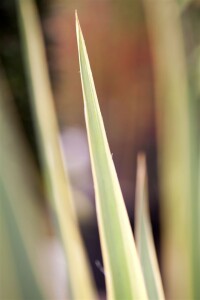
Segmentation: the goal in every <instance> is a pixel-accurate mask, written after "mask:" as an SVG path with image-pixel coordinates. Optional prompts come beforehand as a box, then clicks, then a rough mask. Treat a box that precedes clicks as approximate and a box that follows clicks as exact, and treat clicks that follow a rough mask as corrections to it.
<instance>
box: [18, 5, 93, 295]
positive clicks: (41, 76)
mask: <svg viewBox="0 0 200 300" xmlns="http://www.w3.org/2000/svg"><path fill="white" fill-rule="evenodd" d="M18 8H19V20H20V25H21V26H20V29H21V33H22V40H23V43H24V49H25V55H26V67H27V73H28V75H29V85H30V94H31V98H32V102H31V104H32V109H33V113H34V120H35V126H36V133H37V138H38V146H39V151H40V155H41V162H42V166H43V173H44V176H45V179H46V186H47V191H48V196H49V199H50V200H51V205H52V206H51V207H52V209H54V211H55V216H56V221H57V223H58V227H59V231H60V234H61V237H62V241H63V245H64V249H65V253H66V257H67V265H68V271H69V280H70V288H71V293H72V296H73V298H74V299H96V294H95V291H94V287H93V282H92V278H91V275H90V270H89V265H88V262H87V259H86V255H85V251H84V247H83V243H82V240H81V236H80V232H79V229H78V224H77V220H76V216H75V212H74V208H73V203H72V197H71V190H70V183H69V180H68V176H67V174H66V170H65V168H64V163H63V159H62V153H61V148H60V141H59V131H58V125H57V120H56V114H55V108H54V101H53V96H52V91H51V87H50V80H49V75H48V67H47V62H46V57H45V48H44V41H43V38H42V32H41V28H40V21H39V18H38V15H37V10H36V7H35V5H34V1H32V0H18Z"/></svg>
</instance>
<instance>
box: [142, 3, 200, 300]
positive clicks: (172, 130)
mask: <svg viewBox="0 0 200 300" xmlns="http://www.w3.org/2000/svg"><path fill="white" fill-rule="evenodd" d="M144 9H145V13H146V19H147V25H148V30H149V37H150V39H151V45H152V57H153V68H154V74H155V96H156V102H155V104H156V105H155V108H156V120H157V133H158V171H159V182H160V191H161V201H160V203H161V205H160V207H161V228H162V266H163V274H164V281H165V284H166V297H167V298H169V299H183V298H187V299H198V298H199V295H198V293H199V292H198V289H196V287H195V285H196V283H195V281H196V280H194V279H195V277H196V275H195V271H194V268H193V262H192V261H193V259H194V255H193V253H192V251H193V250H192V248H194V246H193V245H194V243H193V241H195V240H194V238H193V237H194V236H195V235H196V232H195V231H194V230H195V227H194V222H195V215H194V210H193V207H194V203H195V204H196V203H197V197H196V199H195V198H193V193H192V184H191V182H192V177H191V138H190V135H191V132H190V120H189V102H190V100H191V99H190V98H189V97H190V95H189V87H188V78H187V65H186V57H185V51H184V50H185V44H184V40H183V30H182V22H181V19H180V8H179V6H178V3H177V1H159V2H158V3H157V4H156V5H152V4H151V2H150V1H148V0H145V1H144ZM196 278H198V276H197V277H196ZM198 286H199V285H198ZM195 290H196V291H195ZM197 295H198V296H197Z"/></svg>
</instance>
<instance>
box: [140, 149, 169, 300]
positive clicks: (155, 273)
mask: <svg viewBox="0 0 200 300" xmlns="http://www.w3.org/2000/svg"><path fill="white" fill-rule="evenodd" d="M135 232H136V246H137V250H138V253H139V257H140V262H141V265H142V270H143V275H144V279H145V284H146V288H147V293H148V297H149V299H152V300H156V299H157V300H161V299H164V292H163V287H162V282H161V277H160V272H159V267H158V262H157V257H156V251H155V246H154V241H153V234H152V228H151V222H150V216H149V207H148V190H147V174H146V161H145V156H144V155H143V154H139V155H138V161H137V182H136V209H135Z"/></svg>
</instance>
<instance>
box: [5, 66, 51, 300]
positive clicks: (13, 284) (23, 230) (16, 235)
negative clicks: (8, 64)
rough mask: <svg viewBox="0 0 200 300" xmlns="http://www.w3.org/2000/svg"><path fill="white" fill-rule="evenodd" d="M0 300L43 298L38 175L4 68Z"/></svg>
mask: <svg viewBox="0 0 200 300" xmlns="http://www.w3.org/2000/svg"><path fill="white" fill-rule="evenodd" d="M0 137H1V146H0V270H1V271H0V299H16V300H18V299H24V300H26V299H30V300H35V299H38V300H40V299H45V298H46V297H47V293H46V291H45V290H44V286H43V285H42V282H43V281H42V277H41V273H42V272H41V268H42V266H41V265H39V263H38V255H39V249H40V245H41V243H42V242H44V241H45V234H44V231H43V230H42V229H43V228H44V223H43V219H42V217H43V216H42V214H41V210H40V206H39V200H41V199H39V198H40V196H41V195H40V193H39V188H38V184H37V179H38V178H37V172H36V170H35V168H34V164H33V161H32V159H31V155H30V153H29V151H28V147H27V144H26V142H25V138H24V136H23V134H22V130H21V128H20V124H19V120H18V119H17V113H16V111H15V109H14V106H13V102H12V99H11V95H10V93H9V88H8V86H7V84H6V80H5V77H4V75H3V71H2V70H1V69H0Z"/></svg>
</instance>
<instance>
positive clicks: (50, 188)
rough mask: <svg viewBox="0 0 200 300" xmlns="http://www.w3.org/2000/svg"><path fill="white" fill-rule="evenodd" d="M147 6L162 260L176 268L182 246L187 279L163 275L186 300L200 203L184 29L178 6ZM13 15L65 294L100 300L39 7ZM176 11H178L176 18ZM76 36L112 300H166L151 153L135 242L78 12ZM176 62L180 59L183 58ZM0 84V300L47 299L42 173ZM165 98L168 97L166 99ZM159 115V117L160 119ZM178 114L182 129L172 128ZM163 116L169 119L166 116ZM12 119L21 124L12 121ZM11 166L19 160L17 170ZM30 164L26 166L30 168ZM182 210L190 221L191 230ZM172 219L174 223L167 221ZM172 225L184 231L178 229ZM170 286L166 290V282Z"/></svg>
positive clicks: (24, 0) (193, 289) (192, 279)
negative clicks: (38, 196)
mask: <svg viewBox="0 0 200 300" xmlns="http://www.w3.org/2000/svg"><path fill="white" fill-rule="evenodd" d="M147 2H148V1H147ZM147 2H145V4H144V5H145V9H146V14H147V20H148V24H149V30H150V34H151V37H152V40H153V43H152V44H153V45H154V52H153V55H154V56H153V57H154V63H155V75H156V76H155V77H156V91H157V92H156V95H157V102H156V103H157V104H156V108H157V119H158V124H159V129H160V131H159V134H158V137H159V138H158V141H159V151H160V152H159V153H160V156H159V163H160V164H159V166H160V174H161V187H162V189H161V190H162V195H163V199H164V205H163V206H162V207H163V208H162V217H163V220H164V225H165V227H164V234H165V243H164V247H166V248H165V249H164V252H165V255H166V256H164V257H165V258H167V260H166V261H165V264H168V265H169V266H170V267H171V268H173V266H174V264H175V261H174V258H175V259H176V258H177V249H178V250H180V249H181V247H183V248H184V249H183V250H184V252H182V254H181V255H182V256H181V257H184V258H185V262H184V263H185V265H184V264H183V265H182V266H178V267H176V266H175V270H176V272H177V273H176V274H180V275H179V276H181V270H182V269H184V270H185V269H186V270H187V272H188V273H187V272H186V274H185V276H184V277H183V280H182V281H181V280H180V278H178V279H177V281H176V280H175V282H174V285H173V284H172V279H173V274H172V273H171V269H170V270H169V271H168V272H167V274H168V277H166V278H169V274H171V276H172V277H171V278H169V279H168V280H169V291H168V292H169V293H171V295H172V297H173V295H176V293H175V292H174V291H173V289H174V288H175V287H176V284H177V291H178V293H177V294H178V295H182V294H181V292H180V289H179V288H180V287H179V285H180V284H181V282H184V284H185V285H184V287H183V290H184V293H186V294H185V295H187V296H188V295H189V296H190V295H192V293H193V295H195V297H196V299H198V297H199V287H198V285H197V279H198V275H199V268H198V266H199V258H198V249H199V248H198V247H200V245H199V236H197V238H196V239H195V230H197V232H199V230H200V229H199V227H198V226H199V222H198V217H199V214H200V210H199V207H200V205H199V202H198V201H199V199H198V201H197V202H195V205H194V203H193V202H191V198H192V195H193V194H192V187H191V186H192V182H191V173H190V172H191V170H192V168H191V149H190V138H189V137H190V122H189V115H188V111H187V108H188V106H187V97H188V93H189V92H188V82H187V78H186V69H185V60H184V51H183V41H182V35H181V25H180V23H179V19H178V18H177V15H176V13H177V5H176V4H173V6H170V7H168V8H166V9H164V10H163V7H162V9H159V8H158V7H160V6H159V5H158V7H152V6H151V4H149V3H147ZM17 8H18V17H19V24H20V31H21V40H22V44H23V50H24V57H25V58H26V59H25V66H26V72H27V75H28V76H27V78H28V83H29V88H30V89H29V92H30V98H31V108H32V113H33V116H34V125H35V131H36V136H37V142H38V143H37V144H38V151H39V153H40V162H41V168H42V173H43V177H44V182H45V187H46V195H47V198H48V200H49V201H48V206H49V207H50V210H51V212H52V214H53V215H54V216H55V228H56V232H57V235H58V236H59V237H60V239H61V241H62V245H63V249H64V252H65V258H66V263H67V269H68V277H69V292H68V295H67V296H66V297H68V298H69V299H77V300H79V299H87V300H90V299H91V300H95V299H98V295H97V291H96V288H95V285H94V283H93V278H92V275H91V271H90V266H89V263H88V260H87V254H86V251H85V248H84V245H83V242H82V238H81V234H80V230H79V226H78V219H77V214H76V210H75V208H74V202H73V197H72V192H71V184H70V180H69V178H68V174H67V167H66V168H65V166H64V163H63V158H62V149H61V146H60V142H59V128H58V124H57V118H56V113H55V108H54V104H53V102H54V100H53V95H52V91H51V85H50V80H49V74H48V68H47V62H46V57H45V47H44V41H43V37H42V31H41V27H40V21H39V18H38V14H37V9H36V6H35V4H34V1H33V0H18V1H17ZM172 8H175V11H173V9H172ZM169 16H171V17H172V18H171V19H170V20H171V24H169V20H168V17H169ZM172 21H173V22H172ZM173 25H174V28H173ZM76 36H77V44H78V57H79V66H80V77H81V84H82V92H83V100H84V111H85V121H86V130H87V135H88V143H89V150H90V160H91V165H92V175H93V181H94V188H95V197H96V210H97V219H98V227H99V232H100V242H101V249H102V254H103V262H104V274H105V281H106V294H107V298H108V299H118V300H122V299H127V300H128V299H130V300H134V299H135V300H136V299H141V300H145V299H152V300H155V299H160V300H162V299H164V298H165V296H164V292H163V286H162V280H161V275H160V271H159V267H158V262H157V258H156V250H155V246H154V239H153V234H152V228H151V220H150V214H149V208H148V207H149V204H148V178H147V170H146V162H145V156H144V155H139V156H138V165H137V183H136V209H135V227H136V228H135V237H136V238H135V239H134V236H133V231H132V228H131V225H130V221H129V217H128V214H127V210H126V207H125V203H124V199H123V196H122V192H121V188H120V184H119V181H118V177H117V173H116V170H115V166H114V163H113V159H112V155H111V153H110V149H109V144H108V141H107V136H106V130H105V128H104V123H103V118H102V115H101V111H100V106H99V103H98V99H97V94H96V90H95V85H94V80H93V76H92V71H91V67H90V63H89V58H88V54H87V50H86V45H85V41H84V38H83V34H82V31H81V27H80V24H79V21H78V17H77V14H76ZM170 41H172V44H173V50H174V52H173V53H172V52H170V51H168V50H167V45H168V44H169V42H170ZM174 53H175V54H176V55H175V57H174V56H173V55H174ZM178 55H181V57H179V58H178ZM163 56H164V61H163ZM176 61H177V62H178V61H179V64H178V66H177V68H174V66H175V65H176V64H175V62H176ZM2 78H3V77H2V76H0V108H1V110H0V133H1V137H3V143H2V146H1V152H0V167H1V168H0V204H1V211H0V214H1V218H0V222H1V223H0V230H1V235H0V242H1V244H2V245H3V247H1V248H0V255H1V257H4V260H3V261H2V259H1V266H2V269H3V271H4V274H5V275H4V277H3V279H2V277H1V278H0V295H1V298H2V299H9V298H10V299H13V300H15V299H24V300H27V299H29V300H36V299H37V300H39V299H49V298H50V297H51V295H50V293H49V291H48V290H46V289H45V288H44V285H43V279H42V277H41V275H40V272H39V271H40V267H39V266H38V263H37V261H36V258H35V253H34V252H35V251H34V250H35V249H36V245H37V244H38V243H39V242H40V241H41V240H42V239H44V235H43V234H42V233H41V231H40V229H41V227H42V225H40V224H41V223H42V215H41V211H40V210H39V209H38V207H37V205H35V194H34V192H33V190H34V187H35V183H34V182H35V181H34V180H36V179H35V178H36V177H37V176H36V175H35V170H34V166H32V164H33V161H32V160H31V157H30V155H28V154H27V146H26V145H25V143H24V139H23V138H22V137H21V135H20V134H19V130H18V129H17V128H18V127H17V126H16V125H14V126H13V124H15V123H16V124H17V123H18V122H17V120H16V119H15V117H13V115H14V114H13V112H12V111H10V105H7V104H8V100H7V99H8V98H9V95H8V93H7V92H5V91H6V90H8V87H6V85H5V83H4V79H2ZM178 83H181V88H182V89H183V90H180V86H179V84H178ZM163 91H165V94H162V93H161V92H163ZM162 97H163V99H164V100H163V101H162V100H161V99H162ZM164 97H166V98H164ZM160 113H163V115H162V116H160ZM177 113H178V116H179V120H178V121H179V124H176V121H177ZM163 116H164V119H162V117H163ZM13 120H16V121H15V123H14V121H13ZM170 139H171V141H170ZM181 151H182V152H181ZM180 152H181V155H180ZM12 160H13V161H15V163H14V164H13V163H12ZM24 162H26V164H25V166H24ZM33 174H34V175H33ZM174 176H175V177H174ZM174 181H175V183H176V184H174ZM198 192H199V190H198ZM29 197H30V199H28V198H29ZM198 197H199V194H198ZM27 199H28V200H27ZM167 200H169V202H167ZM189 200H190V201H189ZM173 201H174V203H175V206H174V205H173ZM191 203H193V204H192V205H191ZM195 208H197V209H196V210H195ZM164 210H165V211H164ZM186 211H188V212H189V214H190V215H189V217H188V219H187V223H186V219H185V217H186ZM169 217H170V218H171V219H170V221H168V219H167V218H169ZM176 218H177V220H178V222H179V224H176ZM29 219H30V220H31V222H30V220H29ZM184 221H185V223H184ZM166 224H167V227H166ZM196 227H198V228H196ZM179 235H180V236H179ZM167 243H169V244H167ZM195 245H196V246H197V247H196V248H195ZM178 254H179V253H178ZM195 262H196V265H197V267H196V266H195ZM180 263H181V262H179V264H180ZM177 276H178V275H177ZM165 284H166V286H167V287H168V282H165ZM10 286H11V287H12V289H10Z"/></svg>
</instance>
